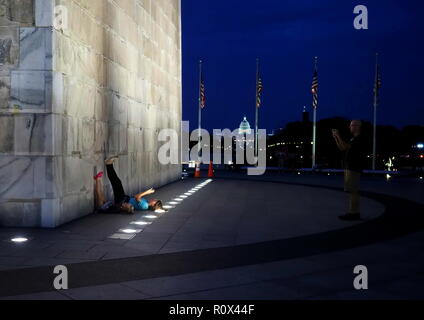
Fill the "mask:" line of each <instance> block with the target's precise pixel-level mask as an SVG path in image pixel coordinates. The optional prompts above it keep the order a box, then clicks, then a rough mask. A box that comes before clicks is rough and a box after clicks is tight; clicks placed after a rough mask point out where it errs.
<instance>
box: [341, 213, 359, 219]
mask: <svg viewBox="0 0 424 320" xmlns="http://www.w3.org/2000/svg"><path fill="white" fill-rule="evenodd" d="M339 219H340V220H343V221H360V220H361V214H360V213H348V214H345V215H344V216H340V217H339Z"/></svg>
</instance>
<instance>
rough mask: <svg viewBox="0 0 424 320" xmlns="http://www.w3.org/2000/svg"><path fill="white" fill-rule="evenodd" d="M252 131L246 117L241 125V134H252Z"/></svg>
mask: <svg viewBox="0 0 424 320" xmlns="http://www.w3.org/2000/svg"><path fill="white" fill-rule="evenodd" d="M251 133H252V129H251V128H250V123H249V121H247V118H246V117H244V118H243V121H242V122H241V123H240V127H239V134H251Z"/></svg>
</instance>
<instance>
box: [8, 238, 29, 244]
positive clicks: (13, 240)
mask: <svg viewBox="0 0 424 320" xmlns="http://www.w3.org/2000/svg"><path fill="white" fill-rule="evenodd" d="M10 241H12V242H14V243H24V242H27V241H28V239H27V238H24V237H16V238H12V239H10Z"/></svg>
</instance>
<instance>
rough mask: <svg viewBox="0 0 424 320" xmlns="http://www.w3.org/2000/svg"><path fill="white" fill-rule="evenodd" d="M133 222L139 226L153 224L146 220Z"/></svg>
mask: <svg viewBox="0 0 424 320" xmlns="http://www.w3.org/2000/svg"><path fill="white" fill-rule="evenodd" d="M131 224H134V225H137V226H147V225H149V224H152V223H151V222H146V221H134V222H131Z"/></svg>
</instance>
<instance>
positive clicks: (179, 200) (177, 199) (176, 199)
mask: <svg viewBox="0 0 424 320" xmlns="http://www.w3.org/2000/svg"><path fill="white" fill-rule="evenodd" d="M174 201H177V202H182V201H184V199H181V198H175V199H174Z"/></svg>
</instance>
